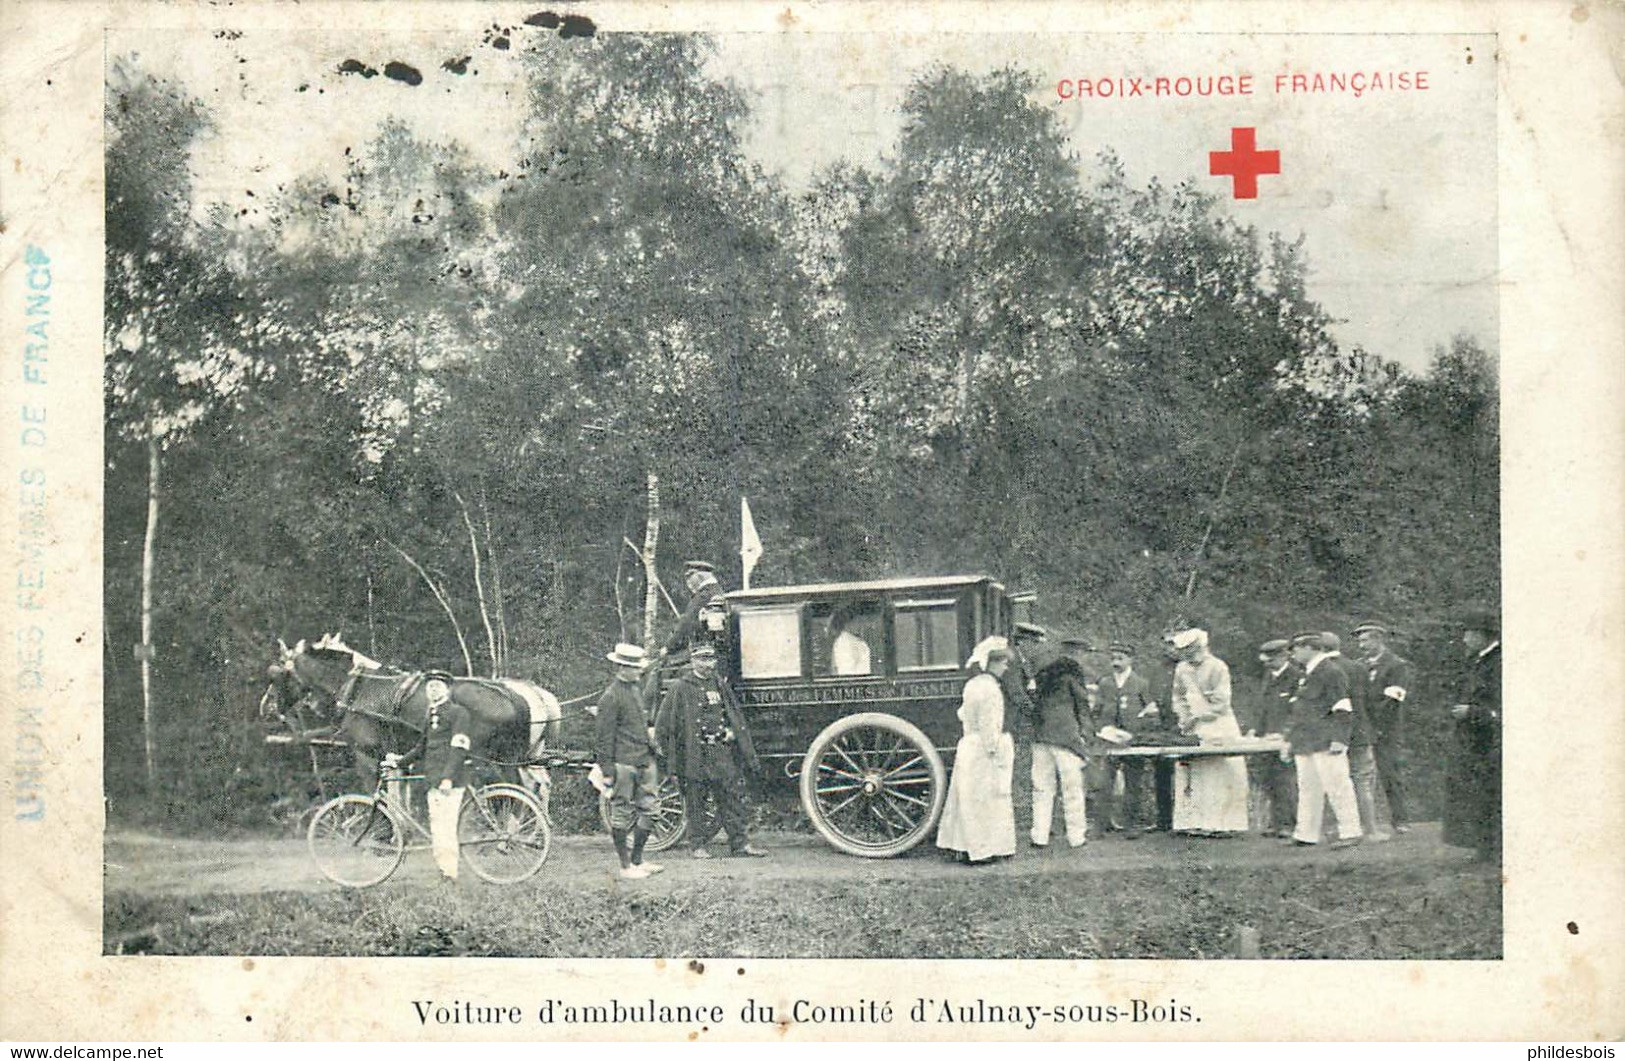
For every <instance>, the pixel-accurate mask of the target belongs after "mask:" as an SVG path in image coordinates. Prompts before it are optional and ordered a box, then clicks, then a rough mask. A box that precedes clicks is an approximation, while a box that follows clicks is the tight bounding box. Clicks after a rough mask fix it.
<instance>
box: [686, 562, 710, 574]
mask: <svg viewBox="0 0 1625 1061" xmlns="http://www.w3.org/2000/svg"><path fill="white" fill-rule="evenodd" d="M716 570H717V568H716V565H715V564H713V563H711V562H710V561H709V560H690V561H688V562H687V563H685V564H684V565H683V571H684V572H685V573H687V574H693V573H694V572H696V571H704V572H705V573H706V574H708V575H714V574H716Z"/></svg>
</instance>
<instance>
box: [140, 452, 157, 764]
mask: <svg viewBox="0 0 1625 1061" xmlns="http://www.w3.org/2000/svg"><path fill="white" fill-rule="evenodd" d="M158 472H159V446H158V433H157V431H156V430H152V431H149V432H148V434H147V533H146V537H145V538H144V540H143V541H142V543H141V736H142V740H143V743H144V744H145V746H146V766H147V788H148V789H149V790H151V789H153V788H156V787H157V784H158V767H157V761H156V757H155V756H154V754H153V747H154V745H155V743H156V741H155V739H154V734H153V724H152V554H153V548H154V545H155V543H156V541H157V538H158Z"/></svg>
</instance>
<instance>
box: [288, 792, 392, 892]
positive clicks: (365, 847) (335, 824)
mask: <svg viewBox="0 0 1625 1061" xmlns="http://www.w3.org/2000/svg"><path fill="white" fill-rule="evenodd" d="M305 840H306V843H308V844H309V846H310V857H311V858H312V859H314V860H315V862H316V868H317V869H319V870H321V871H322V876H324V877H326V878H327V879H328V880H330V881H334V882H336V883H338V884H342V885H344V886H345V887H346V888H366V887H369V886H370V885H373V884H377V883H379V882H381V881H383V880H385V879H387V878H388V877H389V875H390V874H391V873H394V872H395V867H397V866H399V865H400V864H401V859H403V858H405V857H406V837H405V836H404V835H402V833H401V827H400V823H399V822H397V821H396V820H395V815H394V814H393V812H391V811H390V810H389V808H388V807H386V806H384V805H383V804H382V803H381V802H379V801H378V800H376V799H374V798H373V797H372V796H362V795H359V794H357V793H354V792H352V793H350V794H348V795H344V796H339V797H337V798H336V799H330V800H328V801H327V802H326V803H325V804H323V805H322V809H321V810H319V811H317V812H316V816H315V817H314V818H312V819H311V821H310V830H309V831H308V832H307V833H306V834H305Z"/></svg>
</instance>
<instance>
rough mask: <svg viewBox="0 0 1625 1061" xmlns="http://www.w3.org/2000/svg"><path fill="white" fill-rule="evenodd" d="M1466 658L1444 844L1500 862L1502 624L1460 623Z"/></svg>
mask: <svg viewBox="0 0 1625 1061" xmlns="http://www.w3.org/2000/svg"><path fill="white" fill-rule="evenodd" d="M1461 641H1462V644H1464V645H1465V646H1466V647H1467V652H1468V655H1469V658H1468V660H1467V671H1466V674H1465V676H1464V679H1463V682H1462V689H1461V702H1460V703H1458V704H1456V706H1454V707H1452V708H1451V709H1450V715H1451V717H1452V718H1454V719H1455V720H1456V734H1455V737H1456V740H1455V748H1454V750H1453V751H1452V754H1451V756H1450V779H1449V789H1448V796H1447V798H1446V801H1445V809H1444V842H1445V843H1447V844H1451V845H1453V846H1455V847H1471V848H1474V849H1476V850H1477V851H1478V857H1479V858H1480V859H1481V860H1483V861H1486V862H1494V861H1497V860H1499V859H1500V857H1501V621H1500V618H1499V617H1498V616H1496V614H1495V613H1494V612H1491V611H1477V612H1474V613H1472V614H1470V615H1468V616H1467V617H1466V618H1465V619H1463V620H1462V635H1461Z"/></svg>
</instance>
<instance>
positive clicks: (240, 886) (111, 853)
mask: <svg viewBox="0 0 1625 1061" xmlns="http://www.w3.org/2000/svg"><path fill="white" fill-rule="evenodd" d="M757 843H758V846H760V847H762V848H763V849H764V850H766V851H767V852H768V856H769V857H767V858H761V859H733V858H715V859H711V860H709V861H697V860H695V859H693V858H691V857H689V854H688V852H687V851H686V850H685V849H681V848H678V849H674V850H671V851H667V852H665V853H663V854H659V855H653V856H651V860H652V861H658V862H660V863H662V864H663V865H664V866H665V867H666V872H665V873H663V874H661V875H660V876H658V877H655V878H652V879H651V880H650V881H649V882H648V883H647V885H646V886H648V887H653V888H658V887H659V886H660V884H661V882H662V881H668V882H669V881H683V880H688V879H699V878H704V879H710V880H715V879H718V878H728V877H745V878H749V879H751V880H754V881H762V880H777V879H782V880H802V879H809V878H816V879H820V880H832V879H835V880H841V879H844V880H852V881H879V880H902V879H909V880H918V879H937V878H945V877H959V876H964V875H966V874H976V875H978V876H982V875H993V876H1011V877H1030V876H1034V875H1042V874H1064V875H1073V874H1086V873H1104V872H1110V871H1114V870H1128V869H1148V868H1154V867H1159V866H1162V867H1169V868H1174V867H1180V868H1193V867H1203V866H1214V867H1218V866H1271V865H1283V866H1286V865H1305V864H1311V863H1317V862H1320V863H1334V862H1350V863H1356V864H1360V863H1364V864H1377V863H1384V862H1405V863H1409V864H1412V865H1417V864H1435V865H1439V866H1446V865H1457V864H1461V863H1464V862H1466V861H1467V860H1468V858H1469V857H1470V853H1469V852H1466V851H1461V850H1458V849H1456V848H1451V847H1446V846H1444V845H1443V844H1442V843H1441V842H1440V839H1439V827H1438V825H1437V824H1431V823H1430V824H1423V825H1419V826H1417V827H1416V829H1415V830H1414V831H1413V832H1411V833H1409V834H1408V835H1406V836H1402V837H1397V838H1396V839H1394V840H1392V841H1389V842H1387V843H1383V844H1365V845H1362V846H1360V847H1357V848H1353V849H1350V850H1345V851H1332V850H1327V849H1319V848H1314V849H1311V848H1293V847H1289V846H1283V845H1282V844H1281V843H1280V842H1279V841H1275V840H1266V839H1264V838H1262V837H1257V836H1249V837H1243V838H1239V839H1233V840H1204V839H1195V838H1187V837H1178V836H1168V835H1165V834H1155V835H1151V836H1146V837H1143V838H1141V839H1139V840H1134V841H1129V840H1125V839H1122V838H1121V837H1119V836H1117V835H1110V836H1107V837H1106V838H1105V839H1102V840H1093V841H1090V842H1089V844H1087V845H1086V846H1084V847H1082V848H1078V849H1075V850H1073V849H1068V848H1066V847H1065V845H1064V844H1052V845H1051V846H1050V847H1049V848H1048V849H1045V850H1036V849H1034V848H1031V847H1028V846H1027V845H1026V842H1025V840H1024V839H1023V840H1022V841H1021V846H1020V848H1019V850H1018V853H1017V855H1016V857H1015V858H1013V859H1011V860H1009V861H1008V862H1004V863H1000V864H997V865H994V866H988V867H980V868H975V869H972V868H967V867H963V866H959V865H955V864H953V863H951V862H949V861H947V860H946V859H944V858H943V857H942V856H941V855H940V854H939V853H938V852H937V851H936V850H935V849H934V848H932V847H930V846H929V845H928V844H927V845H921V847H919V848H916V849H915V850H914V851H912V852H910V853H909V854H908V855H906V856H903V857H901V858H894V859H864V858H853V857H850V856H847V855H843V854H841V853H839V852H837V851H835V850H833V849H831V848H830V847H828V846H826V845H825V844H824V843H823V842H822V841H820V840H819V839H818V838H817V837H815V836H812V835H808V834H800V833H771V834H766V835H764V836H761V837H759V838H758V840H757ZM717 850H720V848H718V849H717ZM104 858H105V869H104V884H105V888H106V891H107V893H108V894H110V895H111V894H119V893H123V894H130V895H138V896H158V895H171V896H180V895H209V894H254V893H260V892H281V891H325V890H330V889H333V888H335V887H336V886H335V885H334V884H332V883H331V882H329V881H328V880H327V879H326V878H324V877H322V876H321V874H320V873H318V872H317V870H316V868H315V866H314V864H313V863H312V862H311V859H310V856H309V854H308V853H307V852H306V849H305V844H304V841H302V840H296V839H269V840H181V839H173V838H169V837H162V836H153V835H146V834H137V833H110V834H109V835H108V837H107V841H106V845H105V850H104ZM614 861H615V859H614V853H613V851H612V850H611V848H610V844H609V839H608V837H604V836H566V837H558V838H555V840H554V842H553V848H552V851H551V854H550V855H549V857H548V861H547V864H546V865H545V866H543V867H542V871H541V874H540V876H541V877H543V878H546V879H550V880H552V881H555V882H558V883H561V884H565V885H566V886H570V885H578V886H591V885H594V884H598V883H601V882H602V881H603V879H604V878H605V877H606V876H608V875H609V873H610V871H611V869H612V868H613V866H614ZM435 876H436V871H435V869H434V865H433V863H432V861H431V859H430V857H429V854H428V852H427V851H410V852H408V853H407V856H406V861H405V862H404V863H403V864H402V865H401V868H400V869H399V870H398V871H397V872H396V874H395V875H394V876H393V877H391V878H390V879H389V880H388V881H386V882H385V883H384V884H382V885H380V886H379V887H381V888H411V887H414V886H416V885H421V884H423V883H424V882H428V881H432V880H434V878H435ZM464 878H465V880H468V881H469V882H470V886H475V887H480V886H483V885H480V884H479V883H478V882H477V881H475V880H473V878H472V875H471V874H464Z"/></svg>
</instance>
